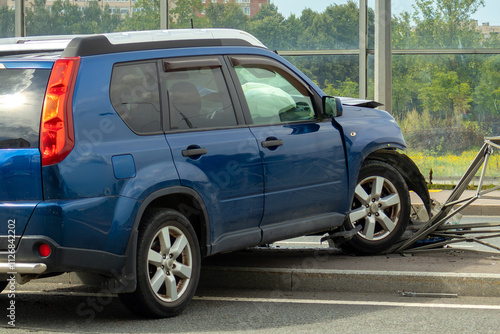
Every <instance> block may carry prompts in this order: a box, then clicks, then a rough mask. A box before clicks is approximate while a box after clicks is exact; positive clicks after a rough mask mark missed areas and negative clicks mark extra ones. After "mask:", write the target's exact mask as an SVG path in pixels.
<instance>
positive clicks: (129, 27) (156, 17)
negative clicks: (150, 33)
mask: <svg viewBox="0 0 500 334" xmlns="http://www.w3.org/2000/svg"><path fill="white" fill-rule="evenodd" d="M134 8H135V9H137V11H135V12H134V13H132V16H129V17H127V18H126V19H125V21H124V22H123V26H122V30H123V31H137V30H154V29H160V0H137V2H136V3H135V4H134Z"/></svg>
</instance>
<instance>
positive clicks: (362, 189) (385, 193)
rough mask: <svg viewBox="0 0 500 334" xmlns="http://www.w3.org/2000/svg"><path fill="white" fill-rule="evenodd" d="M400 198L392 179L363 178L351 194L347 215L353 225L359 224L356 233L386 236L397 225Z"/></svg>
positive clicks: (374, 237) (373, 237) (375, 237)
mask: <svg viewBox="0 0 500 334" xmlns="http://www.w3.org/2000/svg"><path fill="white" fill-rule="evenodd" d="M400 212H401V200H400V198H399V194H398V191H397V189H396V187H395V186H394V185H393V184H392V182H391V181H389V180H387V179H386V178H384V177H382V176H370V177H367V178H365V179H363V180H362V181H361V182H360V183H359V184H358V185H357V186H356V190H355V194H354V201H353V206H352V211H351V213H350V215H349V218H350V221H351V224H352V226H353V227H356V226H358V225H361V226H362V228H361V230H360V231H359V232H358V235H359V236H360V237H361V238H363V239H366V240H370V241H377V240H381V239H384V238H386V237H387V236H388V235H389V234H390V233H391V232H392V231H393V230H394V229H395V228H396V226H397V224H398V221H399V215H400Z"/></svg>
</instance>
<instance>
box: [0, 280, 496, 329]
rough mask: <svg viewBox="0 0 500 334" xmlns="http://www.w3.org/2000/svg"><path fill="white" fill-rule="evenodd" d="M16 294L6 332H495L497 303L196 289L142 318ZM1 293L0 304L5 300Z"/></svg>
mask: <svg viewBox="0 0 500 334" xmlns="http://www.w3.org/2000/svg"><path fill="white" fill-rule="evenodd" d="M28 286H29V285H27V287H28ZM45 289H46V290H47V291H45V292H43V293H41V292H36V291H23V292H21V291H20V292H19V293H18V295H17V297H16V300H17V304H18V308H17V310H16V327H15V329H16V331H13V329H12V328H9V327H8V326H7V324H6V321H5V317H3V319H4V320H3V322H4V323H2V324H1V326H3V327H1V328H0V332H5V333H7V332H8V333H24V332H29V333H33V332H35V333H46V332H53V331H56V332H61V333H124V332H129V333H130V332H141V333H215V332H216V333H224V332H228V333H270V332H272V333H287V334H288V333H321V332H323V333H333V332H340V333H377V334H379V333H424V332H425V333H442V334H444V333H453V334H457V333H498V328H500V299H499V298H464V297H461V298H446V299H443V298H441V299H431V298H418V297H402V296H399V295H379V294H340V293H336V294H328V293H288V292H287V293H283V292H269V291H231V290H224V291H206V292H199V293H198V296H197V297H195V299H194V300H193V301H192V303H191V304H190V306H189V307H188V309H187V310H186V311H185V312H184V313H183V314H181V315H180V316H177V317H175V318H170V319H159V320H147V319H141V318H138V317H136V316H134V315H132V314H130V313H129V312H128V311H127V310H126V309H125V308H124V307H123V306H122V305H121V304H120V302H119V300H118V299H117V298H115V297H110V296H102V295H98V294H94V293H89V292H81V291H75V290H74V289H73V291H68V290H65V289H64V288H63V287H59V289H58V287H57V286H45ZM6 301H7V298H6V296H5V294H2V295H0V304H4V305H5V303H6Z"/></svg>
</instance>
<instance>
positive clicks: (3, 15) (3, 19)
mask: <svg viewBox="0 0 500 334" xmlns="http://www.w3.org/2000/svg"><path fill="white" fill-rule="evenodd" d="M0 37H14V9H9V7H7V5H6V4H5V5H3V6H2V8H0Z"/></svg>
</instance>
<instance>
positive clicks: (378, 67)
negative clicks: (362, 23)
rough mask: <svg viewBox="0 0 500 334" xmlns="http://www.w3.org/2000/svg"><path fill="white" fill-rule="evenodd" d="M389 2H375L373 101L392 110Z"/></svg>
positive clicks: (381, 0) (388, 0)
mask: <svg viewBox="0 0 500 334" xmlns="http://www.w3.org/2000/svg"><path fill="white" fill-rule="evenodd" d="M391 17H392V14H391V0H376V1H375V101H377V102H380V103H383V104H384V106H383V107H382V109H384V110H386V111H388V112H391V110H392V55H391V52H392V47H391Z"/></svg>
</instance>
